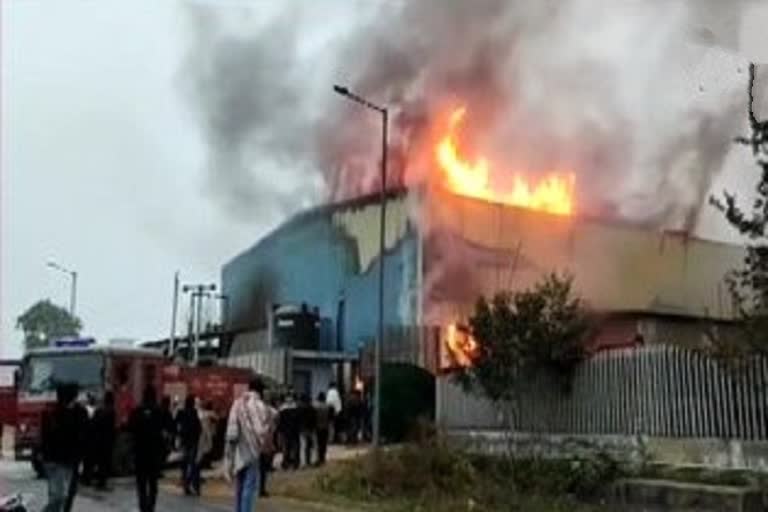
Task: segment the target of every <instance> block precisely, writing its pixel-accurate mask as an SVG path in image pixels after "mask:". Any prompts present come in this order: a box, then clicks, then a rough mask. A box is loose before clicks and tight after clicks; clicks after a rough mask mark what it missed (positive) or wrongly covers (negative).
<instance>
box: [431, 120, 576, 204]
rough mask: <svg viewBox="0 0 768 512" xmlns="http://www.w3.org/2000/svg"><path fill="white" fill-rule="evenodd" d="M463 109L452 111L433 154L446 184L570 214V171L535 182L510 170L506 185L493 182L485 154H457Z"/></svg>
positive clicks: (470, 192)
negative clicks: (467, 156)
mask: <svg viewBox="0 0 768 512" xmlns="http://www.w3.org/2000/svg"><path fill="white" fill-rule="evenodd" d="M465 113H466V109H464V108H458V109H456V110H454V111H453V112H452V113H451V116H450V121H449V125H448V130H447V132H446V133H445V135H443V136H442V137H441V138H440V140H439V141H438V143H437V147H436V149H435V156H436V159H437V163H438V165H439V167H440V169H441V170H442V171H443V175H444V178H445V184H446V186H447V187H448V188H449V189H450V190H452V191H453V192H455V193H457V194H460V195H464V196H469V197H474V198H477V199H483V200H486V201H493V202H499V203H505V204H510V205H514V206H522V207H525V208H531V209H534V210H543V211H547V212H550V213H556V214H559V215H570V214H571V213H573V210H574V205H573V203H574V201H573V189H574V183H575V176H574V174H573V173H551V174H548V175H547V176H545V177H544V178H543V179H541V180H539V181H538V182H533V181H532V180H529V179H527V178H526V177H525V176H524V175H522V174H520V173H514V174H512V176H511V177H512V180H511V185H510V186H508V187H503V188H502V187H498V186H496V187H495V186H493V185H492V183H491V180H490V176H491V172H492V171H491V166H490V164H489V163H488V160H487V159H486V158H484V157H482V156H481V157H478V158H477V159H476V160H475V161H474V162H470V161H468V160H467V159H465V158H463V157H462V155H461V154H459V149H458V144H457V142H458V141H457V136H456V130H457V128H458V127H459V125H460V124H461V122H462V121H463V119H464V115H465Z"/></svg>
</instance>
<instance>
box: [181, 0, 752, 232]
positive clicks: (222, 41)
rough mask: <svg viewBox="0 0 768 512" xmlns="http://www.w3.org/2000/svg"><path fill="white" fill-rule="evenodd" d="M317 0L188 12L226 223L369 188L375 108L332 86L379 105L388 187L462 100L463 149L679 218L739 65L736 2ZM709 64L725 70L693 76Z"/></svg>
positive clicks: (189, 70) (602, 199)
mask: <svg viewBox="0 0 768 512" xmlns="http://www.w3.org/2000/svg"><path fill="white" fill-rule="evenodd" d="M318 4H322V5H321V6H320V7H318V6H317V5H315V3H314V2H289V3H288V5H287V6H286V7H285V8H284V9H282V10H281V11H280V12H279V13H277V14H274V15H270V16H266V15H265V14H264V13H261V12H259V11H260V10H263V4H256V5H258V6H261V7H252V8H238V9H237V10H236V11H235V10H234V9H233V8H231V7H230V8H227V9H224V8H220V7H219V8H214V7H213V6H214V5H216V4H210V6H209V7H205V6H201V5H193V6H192V7H190V8H189V11H190V20H191V21H192V23H191V26H192V45H191V48H190V51H189V54H188V56H187V59H186V62H185V66H184V68H183V72H182V73H181V75H180V76H181V77H182V82H183V83H184V85H185V87H184V88H185V91H186V93H187V97H188V98H189V99H190V100H191V101H192V104H193V105H194V106H195V111H196V112H197V114H198V116H199V119H200V121H201V123H202V126H203V134H204V136H205V139H206V142H207V144H208V147H209V168H210V173H209V175H210V186H211V192H212V193H213V194H214V195H215V197H216V198H217V199H218V200H219V201H220V202H222V204H224V205H225V206H227V207H228V208H229V209H230V210H231V211H232V212H234V213H236V214H238V215H239V216H240V217H241V218H248V217H251V216H253V215H258V214H265V213H269V214H272V213H276V212H280V213H283V212H285V211H290V210H292V209H295V208H297V207H299V206H301V205H302V204H304V203H307V202H311V201H317V200H321V199H328V198H330V199H340V198H346V197H351V196H356V195H359V194H362V193H366V192H372V191H373V190H375V188H376V186H377V184H378V179H377V165H378V159H379V152H380V148H379V125H378V119H377V118H376V116H375V115H373V114H372V113H370V112H366V111H364V110H363V109H361V108H359V107H358V106H355V105H351V104H349V103H348V102H346V101H345V100H344V99H342V98H338V97H334V96H333V93H332V92H331V85H332V84H333V83H334V82H341V83H343V84H345V85H348V86H350V88H352V89H353V90H355V91H356V92H358V93H360V94H361V95H364V96H366V97H368V98H370V99H371V100H373V101H375V102H378V103H380V104H385V105H387V106H389V107H390V108H391V110H392V114H393V117H392V141H391V147H390V150H391V155H392V165H391V169H392V170H391V174H392V179H391V180H390V183H391V184H392V185H393V186H396V185H401V184H409V183H413V182H417V181H421V180H424V179H427V178H428V177H429V176H431V172H430V171H431V167H430V166H431V144H432V143H433V136H434V134H433V133H431V132H430V127H431V126H432V125H433V123H434V120H435V118H436V116H437V115H438V114H440V113H441V112H444V111H445V110H446V109H447V108H450V107H452V106H457V105H465V106H466V107H467V108H468V118H467V123H466V126H465V128H466V136H467V139H468V140H467V147H468V149H469V150H470V151H473V152H474V151H478V152H479V151H482V152H483V153H484V154H487V155H490V157H491V161H492V162H494V163H495V165H496V166H497V167H498V168H500V169H513V170H525V171H526V172H530V173H543V172H547V171H551V170H564V169H568V170H573V171H574V172H575V173H576V174H577V191H578V192H577V193H578V195H579V197H578V204H579V205H587V206H588V207H590V208H594V209H595V210H601V209H602V210H604V211H613V212H616V213H615V214H616V215H618V216H621V217H624V218H627V219H631V220H635V221H638V222H643V223H647V224H649V225H665V226H670V225H674V226H676V227H689V226H692V225H693V224H694V223H695V219H696V215H697V212H698V208H699V205H700V204H701V203H702V198H703V197H704V196H705V195H706V193H707V190H708V187H709V185H710V182H711V180H712V177H713V176H714V175H715V174H716V173H717V172H718V171H719V170H720V168H721V166H722V162H723V159H724V157H725V154H726V153H727V151H728V149H729V148H730V141H731V139H732V135H733V134H734V133H736V131H737V127H738V123H739V122H740V118H739V116H738V113H739V112H743V111H744V108H743V106H744V101H745V100H744V98H743V80H744V76H745V75H743V74H742V75H741V76H740V77H736V69H735V68H736V65H735V64H734V62H735V61H734V59H733V58H732V57H731V56H730V55H729V54H727V52H725V51H724V50H722V48H723V46H725V47H729V45H730V46H732V45H733V44H735V43H733V40H734V38H733V33H734V31H737V30H738V16H732V15H731V14H732V13H733V12H737V11H739V8H740V2H732V3H729V4H728V6H729V8H730V9H731V10H729V9H728V8H724V7H723V3H722V2H721V3H716V2H696V1H678V0H647V1H644V2H616V1H615V0H536V1H530V0H517V1H514V0H472V1H467V0H419V1H407V2H405V1H404V2H380V3H374V2H369V3H364V2H358V3H351V2H341V1H339V2H330V1H326V2H319V3H318ZM713 9H714V10H718V9H719V11H720V12H721V15H720V18H722V19H727V20H729V21H728V24H727V27H726V28H725V29H723V30H724V31H725V32H723V30H720V29H718V27H715V29H713V28H712V27H711V26H710V25H711V24H708V22H707V20H708V19H716V18H717V15H715V18H713V15H712V13H711V11H712V10H713ZM352 10H354V11H355V12H354V15H356V16H355V18H354V19H352V15H353V13H351V11H352ZM341 19H346V20H347V21H346V22H342V21H339V20H341ZM702 20H703V21H702ZM704 22H706V23H704ZM702 23H704V25H706V26H703V25H702ZM329 27H330V28H329ZM323 31H325V34H323ZM328 34H330V35H328ZM723 34H725V35H723ZM718 41H725V42H726V44H725V45H723V44H720V43H718ZM713 47H714V49H713ZM717 66H720V67H719V68H718V69H719V70H720V71H718V73H719V74H722V69H723V66H725V67H726V68H727V67H728V66H731V67H733V68H734V69H733V73H732V75H733V77H732V78H731V79H730V81H728V80H722V79H719V78H718V77H719V74H713V73H710V74H709V75H706V76H704V77H703V78H702V77H699V76H694V75H693V74H692V70H693V69H699V68H703V69H705V70H706V69H710V68H717ZM703 79H706V80H709V81H708V82H706V85H700V84H699V83H697V81H698V80H703ZM713 80H714V82H713ZM702 83H703V82H702ZM494 176H495V179H497V180H499V181H500V182H503V180H504V177H505V176H504V173H503V172H502V173H499V174H498V175H496V174H495V175H494ZM278 185H279V186H278ZM586 209H589V208H586Z"/></svg>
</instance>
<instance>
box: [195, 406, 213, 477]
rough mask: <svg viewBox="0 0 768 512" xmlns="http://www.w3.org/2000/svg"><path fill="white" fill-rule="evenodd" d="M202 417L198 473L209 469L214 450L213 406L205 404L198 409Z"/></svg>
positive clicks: (198, 448) (198, 446)
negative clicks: (204, 468)
mask: <svg viewBox="0 0 768 512" xmlns="http://www.w3.org/2000/svg"><path fill="white" fill-rule="evenodd" d="M198 415H199V417H200V425H201V429H200V441H199V442H198V444H197V467H198V472H199V471H200V469H201V468H203V467H207V465H208V461H209V455H210V454H211V451H212V450H213V436H214V435H215V433H216V413H215V412H214V411H213V404H212V403H210V402H204V403H202V402H201V404H200V408H199V409H198Z"/></svg>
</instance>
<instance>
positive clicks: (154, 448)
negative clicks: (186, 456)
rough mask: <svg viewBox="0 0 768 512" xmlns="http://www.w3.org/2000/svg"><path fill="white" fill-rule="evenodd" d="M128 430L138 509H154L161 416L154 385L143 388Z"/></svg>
mask: <svg viewBox="0 0 768 512" xmlns="http://www.w3.org/2000/svg"><path fill="white" fill-rule="evenodd" d="M129 429H130V431H131V433H132V434H133V444H134V459H135V465H136V490H137V493H138V496H139V510H140V511H141V512H154V510H155V502H156V501H157V480H158V478H159V477H160V469H161V467H162V453H163V441H164V440H163V417H162V414H161V413H160V409H159V408H158V406H157V394H156V393H155V388H153V387H151V386H150V387H148V388H147V389H145V390H144V397H143V399H142V402H141V404H140V405H139V406H138V407H136V409H134V411H133V413H132V414H131V419H130V420H129Z"/></svg>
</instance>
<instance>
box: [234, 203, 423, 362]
mask: <svg viewBox="0 0 768 512" xmlns="http://www.w3.org/2000/svg"><path fill="white" fill-rule="evenodd" d="M416 240H417V237H416V236H415V233H413V230H410V229H409V230H408V231H407V232H406V235H405V236H404V237H403V238H402V239H400V240H399V241H398V243H397V244H396V245H395V246H394V247H393V248H392V249H391V250H390V251H388V253H387V254H386V256H385V258H384V260H385V267H384V271H385V303H384V311H385V325H407V324H409V323H413V322H414V321H415V308H414V306H413V304H415V301H413V300H411V297H412V296H413V290H414V289H415V282H416V272H415V269H416V261H417V257H416V254H417V242H416ZM379 262H380V259H378V258H377V259H375V260H374V262H373V263H372V264H371V265H370V266H369V268H367V269H365V270H364V271H361V269H360V263H359V256H358V249H357V245H356V242H355V241H354V240H353V239H351V238H350V237H349V236H348V235H347V234H346V233H345V232H344V231H343V230H342V229H340V228H339V227H337V226H334V224H333V222H332V211H331V210H328V209H326V210H320V211H315V212H311V213H308V214H304V215H300V216H298V217H296V218H294V219H293V220H291V221H289V222H287V223H286V224H284V225H283V226H281V227H280V228H278V229H277V230H276V231H274V232H273V233H271V234H270V235H268V236H267V237H265V238H264V239H262V240H261V241H260V242H259V243H258V244H256V245H255V246H253V247H251V248H250V249H248V250H247V251H245V252H244V253H242V254H240V255H239V256H237V257H236V258H234V259H233V260H232V261H230V262H229V263H228V264H226V265H225V266H224V269H223V271H222V286H223V290H224V293H225V294H226V295H228V296H229V297H230V317H229V318H230V320H231V321H232V323H233V325H234V326H236V327H237V326H238V325H239V326H244V325H248V326H258V325H260V324H261V325H263V318H264V311H265V307H266V304H267V303H269V302H273V303H293V304H300V303H302V302H304V303H307V305H309V306H310V307H318V308H319V310H320V315H321V316H322V317H324V318H326V319H327V321H326V323H327V324H329V327H327V328H326V332H325V333H324V335H323V336H321V340H322V343H323V345H324V346H323V347H322V348H323V349H326V350H329V349H335V348H336V340H337V336H338V335H339V333H338V329H339V326H338V325H337V316H338V310H339V301H340V299H342V298H343V300H344V322H343V326H342V327H343V328H342V330H341V336H340V337H341V342H342V348H343V350H345V351H356V350H357V349H358V348H359V347H360V345H361V344H362V343H364V342H365V341H367V340H369V339H372V338H373V337H374V336H375V335H376V329H377V314H378V309H377V304H378V302H377V301H378V265H379Z"/></svg>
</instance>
